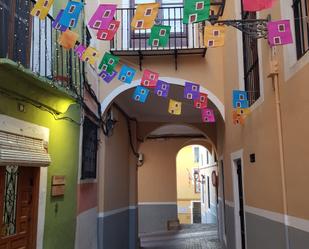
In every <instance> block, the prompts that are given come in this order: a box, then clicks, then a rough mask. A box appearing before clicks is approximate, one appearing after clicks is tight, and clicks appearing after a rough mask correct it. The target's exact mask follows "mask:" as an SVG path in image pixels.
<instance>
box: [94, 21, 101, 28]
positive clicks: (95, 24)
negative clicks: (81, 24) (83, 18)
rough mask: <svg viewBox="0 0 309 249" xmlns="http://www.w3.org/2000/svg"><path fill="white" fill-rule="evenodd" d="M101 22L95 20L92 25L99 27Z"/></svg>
mask: <svg viewBox="0 0 309 249" xmlns="http://www.w3.org/2000/svg"><path fill="white" fill-rule="evenodd" d="M101 23H102V22H101V21H99V20H98V21H96V22H95V23H94V25H93V26H94V27H96V28H99V27H100V26H101Z"/></svg>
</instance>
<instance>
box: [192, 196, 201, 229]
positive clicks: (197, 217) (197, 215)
mask: <svg viewBox="0 0 309 249" xmlns="http://www.w3.org/2000/svg"><path fill="white" fill-rule="evenodd" d="M192 223H193V224H201V223H202V216H201V202H200V201H193V202H192Z"/></svg>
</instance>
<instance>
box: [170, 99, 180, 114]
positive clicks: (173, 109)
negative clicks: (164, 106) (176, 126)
mask: <svg viewBox="0 0 309 249" xmlns="http://www.w3.org/2000/svg"><path fill="white" fill-rule="evenodd" d="M168 112H169V113H170V114H173V115H180V114H181V102H178V101H175V100H173V99H170V103H169V107H168Z"/></svg>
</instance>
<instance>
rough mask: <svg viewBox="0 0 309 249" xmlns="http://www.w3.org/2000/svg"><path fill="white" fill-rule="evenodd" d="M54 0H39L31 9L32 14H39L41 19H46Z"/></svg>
mask: <svg viewBox="0 0 309 249" xmlns="http://www.w3.org/2000/svg"><path fill="white" fill-rule="evenodd" d="M53 3H54V0H38V1H37V2H36V4H35V5H34V7H33V9H32V10H31V13H30V14H31V15H32V16H37V17H39V18H40V19H41V20H44V19H45V18H46V16H47V14H48V12H49V10H50V8H51V6H52V5H53Z"/></svg>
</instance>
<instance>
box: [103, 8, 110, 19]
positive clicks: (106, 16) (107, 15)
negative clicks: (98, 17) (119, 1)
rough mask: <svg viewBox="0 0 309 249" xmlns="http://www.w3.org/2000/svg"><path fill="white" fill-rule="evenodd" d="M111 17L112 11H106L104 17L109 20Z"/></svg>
mask: <svg viewBox="0 0 309 249" xmlns="http://www.w3.org/2000/svg"><path fill="white" fill-rule="evenodd" d="M110 15H111V10H105V12H104V14H103V17H104V18H108V17H109V16H110Z"/></svg>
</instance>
